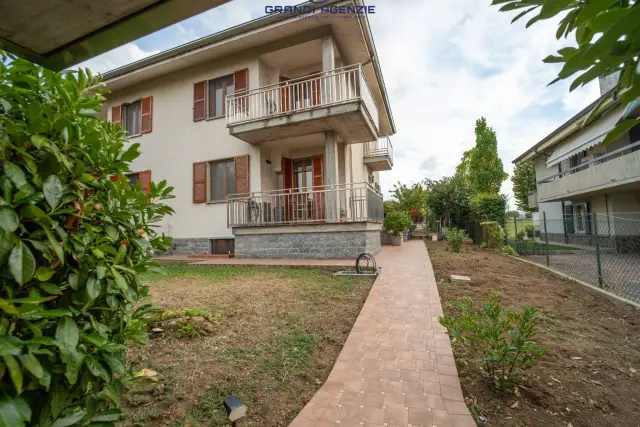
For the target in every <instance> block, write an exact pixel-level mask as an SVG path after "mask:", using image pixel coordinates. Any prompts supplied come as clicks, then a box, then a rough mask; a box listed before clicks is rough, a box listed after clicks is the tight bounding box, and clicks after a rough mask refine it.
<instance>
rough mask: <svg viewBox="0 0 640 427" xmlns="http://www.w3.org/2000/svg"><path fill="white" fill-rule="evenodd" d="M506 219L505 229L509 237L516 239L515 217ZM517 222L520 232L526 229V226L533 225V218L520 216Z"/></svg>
mask: <svg viewBox="0 0 640 427" xmlns="http://www.w3.org/2000/svg"><path fill="white" fill-rule="evenodd" d="M505 221H506V222H505V229H504V231H505V232H506V233H507V236H508V238H509V239H515V238H516V225H515V224H514V223H513V218H507V219H506V220H505ZM516 222H517V227H518V231H519V232H520V231H524V230H525V227H526V226H528V225H533V220H532V219H531V218H518V219H517V220H516Z"/></svg>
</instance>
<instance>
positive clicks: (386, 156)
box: [364, 136, 393, 172]
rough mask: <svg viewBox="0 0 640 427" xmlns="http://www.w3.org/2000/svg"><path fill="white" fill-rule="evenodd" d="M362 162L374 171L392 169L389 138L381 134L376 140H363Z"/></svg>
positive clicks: (391, 149)
mask: <svg viewBox="0 0 640 427" xmlns="http://www.w3.org/2000/svg"><path fill="white" fill-rule="evenodd" d="M364 164H366V165H369V167H371V169H372V170H373V171H374V172H378V171H390V170H391V169H393V145H392V144H391V138H389V137H388V136H383V137H380V138H378V139H377V140H376V141H369V142H365V144H364Z"/></svg>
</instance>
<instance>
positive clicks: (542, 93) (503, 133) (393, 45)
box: [83, 0, 599, 207]
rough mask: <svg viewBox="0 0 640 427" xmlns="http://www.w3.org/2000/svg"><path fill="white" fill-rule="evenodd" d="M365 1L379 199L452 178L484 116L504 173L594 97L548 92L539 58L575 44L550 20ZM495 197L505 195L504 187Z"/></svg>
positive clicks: (235, 7) (178, 35)
mask: <svg viewBox="0 0 640 427" xmlns="http://www.w3.org/2000/svg"><path fill="white" fill-rule="evenodd" d="M300 1H301V0H293V1H292V0H233V1H231V2H230V3H227V4H225V5H223V6H220V7H218V8H215V9H212V10H210V11H207V12H204V13H202V14H200V15H197V16H194V17H192V18H190V19H187V20H185V21H182V22H181V23H178V24H176V25H173V26H171V27H168V28H165V29H163V30H160V31H158V32H156V33H154V34H151V35H149V36H147V37H144V38H142V39H140V40H137V41H135V42H133V43H129V44H127V45H124V46H121V47H120V48H117V49H115V50H112V51H110V52H107V53H105V54H103V55H101V56H99V57H96V58H93V59H92V60H90V61H88V62H87V63H85V64H83V65H86V66H89V67H90V68H91V69H92V70H94V71H98V72H105V71H108V70H111V69H114V68H117V67H119V66H122V65H125V64H128V63H130V62H133V61H136V60H139V59H142V58H144V57H146V56H149V55H152V54H155V53H158V52H161V51H163V50H166V49H169V48H172V47H175V46H178V45H180V44H183V43H186V42H189V41H191V40H194V39H197V38H200V37H203V36H206V35H209V34H212V33H215V32H218V31H221V30H223V29H226V28H229V27H232V26H234V25H238V24H241V23H243V22H246V21H249V20H251V19H255V18H258V17H260V16H263V15H264V14H265V13H264V7H265V6H266V5H293V4H298V3H300ZM366 3H367V4H368V5H375V12H376V13H375V14H373V15H369V21H370V24H371V28H372V32H373V37H374V41H375V44H376V49H377V53H378V57H379V60H380V65H381V68H382V73H383V76H384V80H385V83H386V87H387V92H388V95H389V98H390V103H391V109H392V113H393V117H394V120H395V124H396V128H397V134H396V135H394V136H392V143H393V146H394V150H395V153H394V154H395V155H394V167H393V170H392V171H388V172H382V173H381V179H380V180H381V184H382V188H383V192H384V193H385V197H386V196H387V194H388V190H390V189H391V188H392V187H393V184H394V183H396V182H398V181H399V182H402V183H405V184H412V183H415V182H419V181H421V180H423V179H424V178H431V179H439V178H441V177H444V176H450V175H452V174H453V173H454V171H455V167H456V166H457V165H458V163H459V162H460V159H461V157H462V154H463V153H464V151H466V150H468V149H470V148H472V147H473V145H474V144H475V134H474V127H475V121H476V120H477V119H478V118H480V117H482V116H484V117H486V119H487V121H488V123H489V125H490V126H491V127H492V128H493V129H494V130H495V131H496V133H497V137H498V154H499V155H500V158H501V159H502V162H503V164H504V167H505V171H507V172H508V173H509V174H510V175H511V174H512V172H513V164H512V161H513V159H515V158H516V157H517V156H518V155H520V154H521V153H523V152H524V151H526V150H527V149H528V148H529V147H531V146H533V145H534V144H535V143H536V142H538V141H539V140H541V139H542V138H543V137H544V136H546V135H547V134H548V133H550V132H551V131H553V130H554V129H555V128H557V127H558V126H560V125H561V124H562V123H564V122H565V121H566V120H567V119H569V118H570V117H571V116H573V115H574V114H575V113H577V112H578V111H580V110H581V109H583V108H584V107H586V106H587V105H588V104H589V103H590V102H592V101H593V100H595V99H596V98H597V97H598V95H599V88H598V85H597V82H596V83H593V84H590V85H588V86H585V87H583V88H580V89H577V90H575V91H574V92H571V93H570V92H569V90H568V84H569V82H566V83H563V82H559V83H556V84H554V85H552V86H548V83H549V82H550V81H552V80H553V79H554V78H555V77H556V75H557V72H558V71H559V67H558V66H557V65H556V64H544V63H543V62H542V59H543V58H545V57H546V56H548V55H550V54H554V53H555V52H556V51H557V50H558V49H559V48H561V47H563V46H567V45H571V44H572V42H573V40H564V39H561V40H560V41H557V40H556V38H555V32H556V28H557V20H547V21H542V22H538V23H537V24H535V25H533V26H531V27H529V28H528V29H526V28H525V23H526V20H524V21H522V22H520V21H518V22H516V23H514V24H511V19H512V18H513V17H514V16H515V15H516V14H517V13H516V12H509V13H505V12H499V11H498V7H496V6H490V3H491V2H490V0H455V1H451V0H447V1H444V0H439V1H436V0H368V1H366ZM502 192H503V193H504V194H507V195H510V194H511V182H510V181H509V180H507V181H505V183H504V184H503V187H502ZM510 205H511V207H515V202H514V201H513V199H511V200H510Z"/></svg>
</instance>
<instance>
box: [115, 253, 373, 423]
mask: <svg viewBox="0 0 640 427" xmlns="http://www.w3.org/2000/svg"><path fill="white" fill-rule="evenodd" d="M167 269H168V275H167V276H158V275H153V276H148V277H146V278H145V282H146V284H147V285H148V286H150V294H151V298H150V301H146V302H147V303H148V302H150V303H152V304H153V305H154V306H157V307H160V308H163V309H166V310H170V311H171V312H173V311H180V310H183V309H185V308H189V309H195V310H192V311H194V312H195V313H196V317H194V318H196V319H201V318H202V316H201V315H200V311H201V312H202V313H208V314H209V315H210V316H209V318H210V319H211V322H210V323H213V324H214V325H215V330H214V331H213V332H211V330H208V331H206V332H203V333H199V331H198V329H199V328H198V326H197V325H195V327H194V328H192V327H191V325H190V324H189V325H187V326H186V327H184V328H183V329H184V331H185V333H184V336H182V337H179V338H177V337H176V335H175V334H174V333H166V331H165V333H158V334H156V335H155V337H154V338H153V339H152V340H151V341H150V343H149V344H148V345H146V346H137V345H136V346H133V347H132V348H131V349H130V351H129V353H128V359H129V363H130V364H131V365H132V366H133V367H134V368H151V369H153V370H155V371H157V372H158V373H159V379H160V381H159V382H158V383H148V384H142V385H139V386H134V387H131V388H130V389H129V390H127V392H126V396H125V402H124V403H125V407H126V412H127V415H128V416H127V421H126V422H125V425H127V426H164V425H172V426H226V425H230V423H229V422H228V419H227V417H226V414H225V412H224V409H223V407H222V402H223V400H224V399H225V398H226V397H228V396H229V395H230V394H231V393H234V394H236V395H238V396H240V397H241V399H243V401H244V402H245V403H246V405H247V406H248V408H249V411H248V416H247V418H244V419H242V421H241V425H242V426H247V427H248V426H286V425H288V424H289V423H290V422H291V421H292V420H293V418H294V417H295V416H296V415H297V414H298V412H299V411H300V410H301V409H302V408H303V407H304V405H305V404H306V403H307V402H308V401H309V400H310V399H311V397H313V395H314V394H315V392H316V391H317V390H318V389H319V388H320V386H321V385H322V384H323V383H324V381H325V380H326V378H327V377H328V375H329V373H330V372H331V369H332V367H333V364H334V362H335V360H336V358H337V357H338V354H339V353H340V351H341V349H342V346H343V344H344V342H345V340H346V338H347V336H348V334H349V332H350V330H351V327H352V326H353V323H354V322H355V319H356V318H357V316H358V313H359V312H360V309H361V307H362V305H363V304H364V301H365V300H366V298H367V295H368V293H369V290H370V289H371V285H372V284H373V280H371V279H362V278H356V277H333V276H332V273H333V272H331V271H327V270H321V269H305V268H268V267H208V266H207V267H189V266H186V265H180V264H170V265H168V266H167ZM205 316H206V314H205ZM194 331H195V332H194ZM200 332H202V331H200Z"/></svg>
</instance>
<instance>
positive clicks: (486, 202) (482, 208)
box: [469, 193, 507, 224]
mask: <svg viewBox="0 0 640 427" xmlns="http://www.w3.org/2000/svg"><path fill="white" fill-rule="evenodd" d="M469 207H470V209H471V216H472V218H473V219H474V220H475V221H477V222H484V221H497V222H498V223H499V224H504V221H505V209H506V207H507V202H506V200H505V199H504V197H503V196H501V195H500V194H487V193H480V194H478V195H476V196H474V197H473V198H472V199H471V203H470V205H469Z"/></svg>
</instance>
